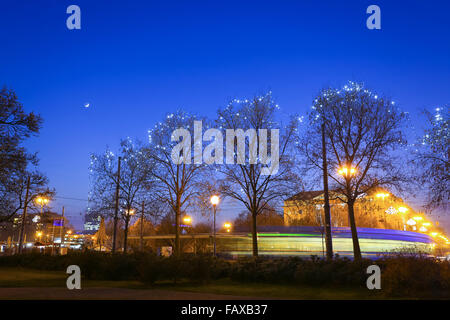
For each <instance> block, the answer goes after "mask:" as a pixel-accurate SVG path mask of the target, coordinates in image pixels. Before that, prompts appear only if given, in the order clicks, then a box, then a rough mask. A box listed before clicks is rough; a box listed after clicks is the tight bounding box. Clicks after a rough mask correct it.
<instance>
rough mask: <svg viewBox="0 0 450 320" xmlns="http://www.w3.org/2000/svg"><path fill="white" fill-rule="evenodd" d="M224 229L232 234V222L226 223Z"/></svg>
mask: <svg viewBox="0 0 450 320" xmlns="http://www.w3.org/2000/svg"><path fill="white" fill-rule="evenodd" d="M223 227H224V228H225V230H226V231H227V232H230V231H231V223H230V222H225V223H224V224H223Z"/></svg>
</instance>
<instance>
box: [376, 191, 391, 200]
mask: <svg viewBox="0 0 450 320" xmlns="http://www.w3.org/2000/svg"><path fill="white" fill-rule="evenodd" d="M376 196H377V198H381V199H384V198H386V197H389V193H383V192H380V193H377V195H376Z"/></svg>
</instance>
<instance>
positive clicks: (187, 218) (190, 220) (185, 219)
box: [183, 216, 192, 224]
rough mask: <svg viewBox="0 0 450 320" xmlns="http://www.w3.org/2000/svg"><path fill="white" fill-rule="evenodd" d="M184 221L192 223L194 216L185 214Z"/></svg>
mask: <svg viewBox="0 0 450 320" xmlns="http://www.w3.org/2000/svg"><path fill="white" fill-rule="evenodd" d="M183 222H184V223H186V224H190V223H191V222H192V218H191V217H189V216H185V217H184V218H183Z"/></svg>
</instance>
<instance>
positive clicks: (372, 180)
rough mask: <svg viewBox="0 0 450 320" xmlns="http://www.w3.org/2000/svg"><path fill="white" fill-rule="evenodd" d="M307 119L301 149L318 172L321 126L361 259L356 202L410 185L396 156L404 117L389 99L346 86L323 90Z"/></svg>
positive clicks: (334, 180) (353, 85)
mask: <svg viewBox="0 0 450 320" xmlns="http://www.w3.org/2000/svg"><path fill="white" fill-rule="evenodd" d="M309 117H310V122H309V126H308V129H307V130H308V132H307V134H306V135H305V136H304V137H303V139H302V143H301V144H300V148H301V150H302V152H303V154H304V155H306V158H307V163H309V164H310V165H311V166H312V167H311V168H312V169H319V170H322V155H321V152H320V150H321V126H322V124H325V133H326V143H327V149H328V150H329V155H328V156H329V159H328V176H329V177H330V178H331V182H332V189H333V190H334V191H335V194H336V195H337V198H338V199H339V200H341V201H342V202H344V203H346V204H347V208H348V217H349V224H350V228H351V232H352V240H353V251H354V257H355V259H360V258H361V250H360V246H359V241H358V234H357V229H356V222H355V214H354V204H355V201H356V199H357V198H358V197H360V196H361V195H364V194H365V193H367V192H369V191H370V190H372V189H374V188H377V187H381V186H387V187H391V188H396V189H397V190H402V182H406V181H408V179H407V175H406V174H405V173H404V171H403V170H402V169H403V168H402V165H401V164H399V162H398V159H399V157H398V156H397V154H395V152H398V151H399V148H401V147H402V146H404V145H405V144H406V141H405V138H404V134H403V132H402V125H403V123H404V120H405V117H406V116H405V114H404V113H403V112H401V111H400V110H399V109H398V108H397V107H396V105H395V104H394V102H393V101H392V100H390V99H388V98H386V97H381V96H378V95H377V94H375V93H372V92H370V91H369V90H367V89H365V88H364V86H363V84H359V83H354V82H349V84H348V85H345V86H344V87H343V88H342V89H334V88H329V89H323V90H322V91H321V93H320V94H319V95H318V97H317V98H316V99H315V100H314V104H313V107H312V111H311V112H310V115H309ZM403 166H404V164H403Z"/></svg>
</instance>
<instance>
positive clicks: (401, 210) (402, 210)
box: [398, 207, 408, 213]
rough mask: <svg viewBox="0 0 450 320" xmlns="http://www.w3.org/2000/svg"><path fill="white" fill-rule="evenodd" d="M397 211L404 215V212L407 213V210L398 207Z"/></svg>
mask: <svg viewBox="0 0 450 320" xmlns="http://www.w3.org/2000/svg"><path fill="white" fill-rule="evenodd" d="M398 211H399V212H401V213H405V212H406V211H408V208H405V207H400V208H398Z"/></svg>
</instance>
